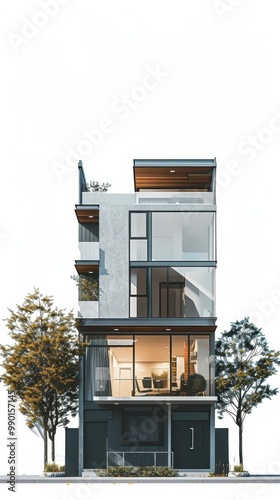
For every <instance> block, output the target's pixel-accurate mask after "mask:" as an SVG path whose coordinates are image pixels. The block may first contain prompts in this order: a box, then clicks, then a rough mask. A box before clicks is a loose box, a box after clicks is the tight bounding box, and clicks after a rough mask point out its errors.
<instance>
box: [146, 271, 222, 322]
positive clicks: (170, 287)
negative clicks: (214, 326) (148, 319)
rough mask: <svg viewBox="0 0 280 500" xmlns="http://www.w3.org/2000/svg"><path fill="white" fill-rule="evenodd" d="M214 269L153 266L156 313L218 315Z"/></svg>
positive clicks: (171, 316) (180, 315) (183, 316)
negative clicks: (215, 299)
mask: <svg viewBox="0 0 280 500" xmlns="http://www.w3.org/2000/svg"><path fill="white" fill-rule="evenodd" d="M214 314H215V311H214V268H212V267H169V268H168V267H154V268H152V316H153V317H156V318H166V317H168V318H195V317H211V316H214Z"/></svg>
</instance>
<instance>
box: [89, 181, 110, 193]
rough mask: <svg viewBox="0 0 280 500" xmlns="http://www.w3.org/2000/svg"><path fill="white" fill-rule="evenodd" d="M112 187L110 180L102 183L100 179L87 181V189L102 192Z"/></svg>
mask: <svg viewBox="0 0 280 500" xmlns="http://www.w3.org/2000/svg"><path fill="white" fill-rule="evenodd" d="M110 187H111V184H109V183H108V182H102V184H100V183H99V182H98V181H94V180H92V181H90V182H88V183H87V190H88V191H100V192H106V191H108V189H109V188H110Z"/></svg>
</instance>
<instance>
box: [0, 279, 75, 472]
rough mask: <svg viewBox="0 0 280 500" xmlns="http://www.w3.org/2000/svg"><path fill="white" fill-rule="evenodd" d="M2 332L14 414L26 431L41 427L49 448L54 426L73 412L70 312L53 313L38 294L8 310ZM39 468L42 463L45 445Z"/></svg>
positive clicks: (62, 423)
mask: <svg viewBox="0 0 280 500" xmlns="http://www.w3.org/2000/svg"><path fill="white" fill-rule="evenodd" d="M9 313H10V315H9V317H8V318H7V328H8V331H9V336H10V338H11V340H12V341H13V342H12V343H11V345H1V346H0V350H1V353H2V357H3V362H2V366H3V368H4V370H5V372H4V375H3V376H2V381H3V382H4V384H5V385H6V386H7V387H8V388H9V390H11V391H14V392H15V394H16V396H17V398H18V399H19V400H20V404H19V410H20V411H21V412H22V413H23V414H24V415H25V416H26V418H27V425H28V427H30V428H33V427H34V426H36V425H38V423H39V424H40V425H41V426H42V427H43V429H44V431H45V433H47V434H48V437H49V439H50V440H51V443H52V460H53V461H54V460H55V446H54V444H55V434H56V431H57V427H58V426H65V425H67V424H68V423H69V417H70V416H72V417H73V416H75V415H76V413H77V409H78V382H79V356H80V355H81V352H82V347H83V345H82V344H81V343H79V339H78V335H77V333H76V329H75V319H74V316H73V312H72V311H70V312H68V313H66V312H65V310H62V309H58V308H57V307H54V305H53V298H52V297H51V296H43V295H42V294H41V293H40V292H39V290H38V289H36V288H35V289H34V292H33V293H30V294H28V295H27V296H26V297H25V299H24V302H23V304H22V305H17V306H16V309H15V310H14V311H13V310H11V309H9ZM44 462H45V463H46V462H47V451H46V443H45V453H44Z"/></svg>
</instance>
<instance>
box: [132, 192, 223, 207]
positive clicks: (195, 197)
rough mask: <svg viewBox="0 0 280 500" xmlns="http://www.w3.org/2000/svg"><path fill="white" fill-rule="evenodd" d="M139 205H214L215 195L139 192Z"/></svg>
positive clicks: (204, 193)
mask: <svg viewBox="0 0 280 500" xmlns="http://www.w3.org/2000/svg"><path fill="white" fill-rule="evenodd" d="M135 196H136V203H137V204H169V203H172V204H181V203H187V204H191V205H201V204H202V205H213V204H214V193H213V192H211V191H186V192H184V191H182V192H170V191H169V192H168V191H166V192H154V191H151V192H148V191H146V192H137V193H135Z"/></svg>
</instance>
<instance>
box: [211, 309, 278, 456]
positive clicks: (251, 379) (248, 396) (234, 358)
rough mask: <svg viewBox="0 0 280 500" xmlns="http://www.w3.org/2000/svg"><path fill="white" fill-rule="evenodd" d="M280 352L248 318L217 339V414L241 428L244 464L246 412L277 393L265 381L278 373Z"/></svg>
mask: <svg viewBox="0 0 280 500" xmlns="http://www.w3.org/2000/svg"><path fill="white" fill-rule="evenodd" d="M279 356H280V351H273V350H270V349H269V346H268V343H267V340H266V338H265V336H264V334H263V332H262V330H261V329H260V328H258V327H257V326H255V325H254V324H253V323H251V322H250V321H249V318H248V317H245V318H244V319H242V320H241V321H235V322H233V323H231V327H230V329H229V331H224V332H222V334H221V338H219V339H217V341H216V392H217V395H218V403H217V405H216V408H217V410H218V417H219V418H223V415H224V413H227V414H228V415H230V417H231V418H232V419H233V420H234V422H235V423H236V425H237V426H238V429H239V462H240V464H243V424H244V420H245V417H246V415H248V414H249V413H251V412H252V410H253V408H255V407H256V406H258V405H259V404H260V403H262V401H263V400H265V399H267V398H268V399H271V397H272V396H275V395H276V394H277V393H278V389H277V388H275V389H272V388H271V387H270V385H269V384H268V383H267V382H266V381H267V379H268V378H269V377H270V376H271V375H274V374H275V373H276V372H277V368H276V366H277V365H279V364H280V358H279Z"/></svg>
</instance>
